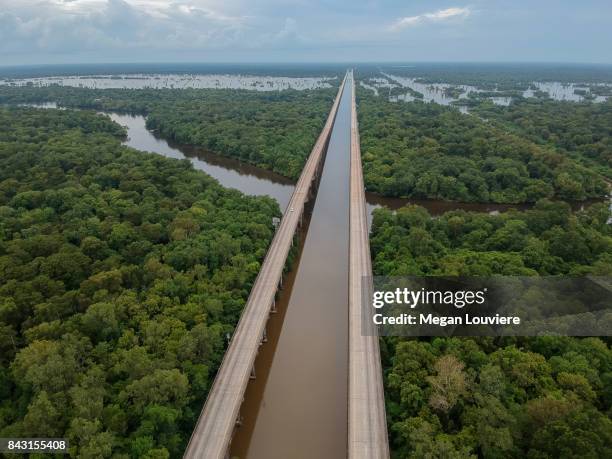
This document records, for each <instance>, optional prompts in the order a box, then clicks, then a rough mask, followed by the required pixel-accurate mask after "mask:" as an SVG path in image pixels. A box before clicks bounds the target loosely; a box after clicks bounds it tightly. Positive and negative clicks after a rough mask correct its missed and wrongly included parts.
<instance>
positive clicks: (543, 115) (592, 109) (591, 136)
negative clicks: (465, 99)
mask: <svg viewBox="0 0 612 459" xmlns="http://www.w3.org/2000/svg"><path fill="white" fill-rule="evenodd" d="M472 112H473V113H475V114H477V115H478V116H481V117H483V118H486V119H488V120H495V121H497V122H499V125H500V126H502V127H504V128H506V129H508V130H512V131H514V132H516V133H517V134H518V135H520V136H523V137H525V138H527V139H529V140H531V141H533V142H536V143H538V144H541V145H549V146H552V147H554V148H557V149H558V150H559V151H561V152H563V153H564V154H565V155H567V156H569V157H572V158H574V159H576V160H577V161H579V162H581V163H582V164H583V165H585V166H588V167H592V168H593V169H595V170H597V171H598V172H599V173H601V174H602V175H605V176H606V177H607V178H609V179H612V98H609V99H608V100H607V101H606V102H603V103H589V102H586V103H576V102H557V101H553V100H534V99H523V98H520V99H518V100H517V101H515V102H513V103H512V104H510V106H508V107H500V106H498V105H494V104H492V103H490V102H489V103H487V102H484V103H481V104H479V105H477V106H475V107H473V108H472Z"/></svg>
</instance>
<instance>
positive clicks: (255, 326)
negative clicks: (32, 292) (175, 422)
mask: <svg viewBox="0 0 612 459" xmlns="http://www.w3.org/2000/svg"><path fill="white" fill-rule="evenodd" d="M346 81H347V76H345V78H344V80H343V81H342V84H341V85H340V89H339V91H338V94H337V96H336V99H335V101H334V103H333V105H332V108H331V111H330V113H329V116H328V118H327V121H326V123H325V126H324V128H323V130H322V131H321V134H320V135H319V138H318V139H317V142H316V143H315V145H314V147H313V149H312V151H311V153H310V156H309V157H308V160H307V161H306V165H305V166H304V170H303V171H302V174H301V175H300V178H299V180H298V182H297V184H296V186H295V189H294V191H293V195H292V196H291V200H290V201H289V204H288V206H287V209H286V210H285V213H284V215H283V218H282V219H281V222H280V224H279V226H278V229H277V231H276V234H275V236H274V239H273V240H272V243H271V245H270V247H269V249H268V252H267V254H266V257H265V259H264V261H263V264H262V265H261V268H260V270H259V274H258V275H257V278H256V279H255V283H254V284H253V288H252V289H251V293H250V295H249V298H248V300H247V303H246V305H245V307H244V310H243V312H242V315H241V317H240V320H239V322H238V325H237V327H236V330H235V331H234V334H233V336H232V339H231V341H230V343H229V346H228V349H227V351H226V353H225V355H224V357H223V361H222V362H221V367H220V368H219V371H218V372H217V375H216V377H215V380H214V382H213V385H212V388H211V390H210V392H209V394H208V397H207V399H206V402H205V403H204V407H203V408H202V412H201V413H200V417H199V419H198V422H197V424H196V426H195V429H194V431H193V433H192V435H191V438H190V440H189V444H188V445H187V449H186V451H185V455H184V457H185V458H187V459H192V458H206V459H215V458H216V459H222V458H224V457H226V456H227V455H228V452H229V446H230V442H231V440H232V436H233V433H234V429H235V426H236V422H237V421H238V419H239V416H240V406H241V405H242V401H243V398H244V393H245V391H246V388H247V384H248V382H249V379H250V376H251V372H252V370H253V368H254V364H255V358H256V357H257V352H258V349H259V346H260V344H261V342H262V340H264V339H265V335H264V334H265V327H266V322H267V320H268V316H269V314H270V312H271V311H272V310H273V308H274V300H275V295H276V292H277V290H278V288H279V286H280V284H281V282H282V275H283V268H284V266H285V263H286V260H287V256H288V254H289V251H290V249H291V245H292V244H293V238H294V236H295V234H296V232H297V230H298V228H299V224H300V222H301V220H302V215H303V213H304V208H305V203H306V202H308V200H309V198H310V196H311V195H312V194H313V193H314V191H315V190H313V188H314V187H316V186H317V183H318V180H317V178H318V176H319V175H320V172H321V169H322V166H323V162H324V157H325V149H326V147H327V144H328V142H329V138H330V135H331V131H332V127H333V125H334V120H335V118H336V113H337V111H338V105H339V102H340V98H341V97H342V92H343V90H344V85H345V84H346Z"/></svg>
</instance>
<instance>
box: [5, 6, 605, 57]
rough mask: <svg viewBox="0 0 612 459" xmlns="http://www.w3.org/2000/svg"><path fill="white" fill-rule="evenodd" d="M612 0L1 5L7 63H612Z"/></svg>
mask: <svg viewBox="0 0 612 459" xmlns="http://www.w3.org/2000/svg"><path fill="white" fill-rule="evenodd" d="M611 23H612V2H609V1H607V0H590V1H589V0H587V1H582V2H565V1H549V0H538V1H537V2H535V1H531V0H514V1H511V0H475V1H471V2H468V1H466V2H463V3H462V2H461V1H457V2H443V1H424V0H414V1H405V0H369V1H368V0H366V1H361V2H355V1H354V0H353V1H349V0H318V1H308V0H222V1H219V0H0V63H1V64H4V65H10V64H30V63H63V62H152V61H211V62H222V61H226V62H227V61H268V62H270V61H298V62H299V61H340V62H342V61H351V60H352V61H379V60H405V61H425V60H427V61H440V60H442V61H458V60H459V61H461V60H463V61H547V62H550V61H556V62H559V61H565V62H612V53H611V52H610V50H609V45H610V43H612V27H610V24H611Z"/></svg>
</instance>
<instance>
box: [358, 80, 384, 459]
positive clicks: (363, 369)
mask: <svg viewBox="0 0 612 459" xmlns="http://www.w3.org/2000/svg"><path fill="white" fill-rule="evenodd" d="M351 84H352V91H351V97H352V101H351V166H350V167H351V178H350V204H349V205H350V207H349V233H350V234H349V384H348V457H349V458H351V459H353V458H354V459H382V458H387V457H389V444H388V438H387V421H386V415H385V397H384V391H383V382H382V368H381V363H380V351H379V346H378V336H376V333H375V330H374V329H373V328H372V327H373V324H372V323H371V322H368V323H365V324H364V323H362V314H361V309H362V301H364V300H365V301H369V298H368V299H364V298H362V295H363V294H364V292H368V291H371V290H372V288H371V281H372V263H371V260H370V243H369V238H368V212H367V209H366V200H365V188H364V185H363V172H362V169H361V147H360V143H359V124H358V122H357V103H356V101H355V84H354V83H353V78H352V72H351ZM364 282H369V283H370V288H369V289H364V287H367V286H364ZM364 331H368V332H369V336H364Z"/></svg>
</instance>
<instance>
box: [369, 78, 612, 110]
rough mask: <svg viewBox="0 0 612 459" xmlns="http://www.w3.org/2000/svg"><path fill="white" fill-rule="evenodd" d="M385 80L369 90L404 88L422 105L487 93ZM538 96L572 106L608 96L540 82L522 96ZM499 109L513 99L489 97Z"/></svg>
mask: <svg viewBox="0 0 612 459" xmlns="http://www.w3.org/2000/svg"><path fill="white" fill-rule="evenodd" d="M381 74H382V75H384V77H385V78H370V79H369V80H368V81H369V82H370V83H371V84H372V88H368V89H374V88H376V89H382V88H390V87H402V88H408V89H410V90H411V91H416V92H418V93H420V94H422V95H423V98H422V99H421V100H423V102H434V103H436V104H440V105H451V103H453V102H457V101H461V100H465V99H468V97H470V94H479V93H483V92H485V91H483V90H481V89H478V88H477V87H475V86H470V85H465V84H460V85H455V84H448V83H423V82H420V81H419V79H418V78H408V77H402V76H398V75H392V74H388V73H383V72H381ZM595 86H600V87H608V88H609V87H612V85H611V84H606V83H600V84H597V85H595ZM486 92H493V93H495V92H499V91H497V90H492V91H486ZM537 92H543V93H546V94H547V95H548V97H550V98H551V99H553V100H558V101H571V102H582V101H585V100H589V101H592V102H596V103H599V102H605V101H606V100H607V96H602V95H596V94H593V92H592V91H591V87H590V86H588V85H585V84H580V83H560V82H554V81H553V82H540V81H534V82H532V83H531V86H530V88H529V89H526V90H525V91H523V92H522V96H523V97H525V98H530V97H537ZM486 98H487V99H489V100H490V101H492V102H493V103H494V104H496V105H503V106H508V105H510V102H511V101H512V97H507V96H490V97H486ZM390 100H391V101H392V102H397V101H398V100H403V101H407V102H410V101H413V100H415V97H414V96H413V95H411V94H410V93H407V94H404V95H399V96H392V97H390ZM460 110H461V112H462V113H467V111H468V110H467V109H466V108H463V107H462V109H460Z"/></svg>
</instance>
